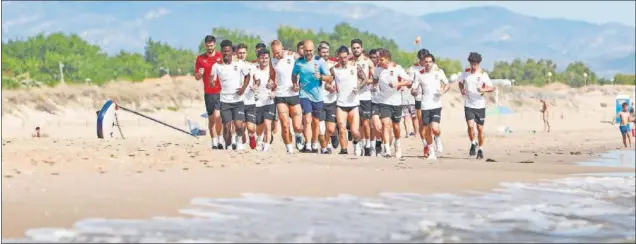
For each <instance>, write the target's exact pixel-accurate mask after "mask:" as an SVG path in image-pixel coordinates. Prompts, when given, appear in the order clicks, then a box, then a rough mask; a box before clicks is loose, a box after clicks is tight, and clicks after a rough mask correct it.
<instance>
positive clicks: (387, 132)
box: [379, 118, 393, 157]
mask: <svg viewBox="0 0 636 244" xmlns="http://www.w3.org/2000/svg"><path fill="white" fill-rule="evenodd" d="M392 125H393V122H391V118H382V125H381V127H379V128H382V151H383V152H384V155H383V156H385V157H390V156H391V128H392Z"/></svg>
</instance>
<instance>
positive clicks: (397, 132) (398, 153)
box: [392, 123, 402, 158]
mask: <svg viewBox="0 0 636 244" xmlns="http://www.w3.org/2000/svg"><path fill="white" fill-rule="evenodd" d="M392 125H393V138H394V140H395V142H394V144H395V157H396V158H401V157H402V147H401V145H400V137H401V136H402V135H401V131H400V123H392Z"/></svg>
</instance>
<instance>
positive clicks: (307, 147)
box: [305, 142, 311, 150]
mask: <svg viewBox="0 0 636 244" xmlns="http://www.w3.org/2000/svg"><path fill="white" fill-rule="evenodd" d="M305 149H306V150H311V142H307V143H305Z"/></svg>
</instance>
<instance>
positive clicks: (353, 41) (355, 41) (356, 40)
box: [351, 38, 362, 46]
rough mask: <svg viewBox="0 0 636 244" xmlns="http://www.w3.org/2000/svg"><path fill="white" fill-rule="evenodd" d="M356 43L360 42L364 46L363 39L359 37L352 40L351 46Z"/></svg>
mask: <svg viewBox="0 0 636 244" xmlns="http://www.w3.org/2000/svg"><path fill="white" fill-rule="evenodd" d="M356 43H358V44H360V46H362V40H360V39H358V38H356V39H353V40H351V46H353V44H356Z"/></svg>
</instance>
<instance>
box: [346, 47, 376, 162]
mask: <svg viewBox="0 0 636 244" xmlns="http://www.w3.org/2000/svg"><path fill="white" fill-rule="evenodd" d="M351 53H352V54H353V58H354V61H355V62H356V66H357V69H358V73H359V75H361V77H358V81H367V82H366V83H365V82H362V83H360V84H359V91H358V98H359V99H360V107H358V109H359V110H360V121H361V123H360V124H361V125H360V127H361V128H360V134H361V137H362V146H364V156H371V152H372V150H371V148H372V147H374V146H375V145H371V110H372V102H371V88H372V86H373V79H371V77H372V74H373V71H374V70H375V65H374V64H373V61H371V59H370V58H369V57H367V55H365V54H364V48H362V41H361V40H360V39H353V40H351Z"/></svg>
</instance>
